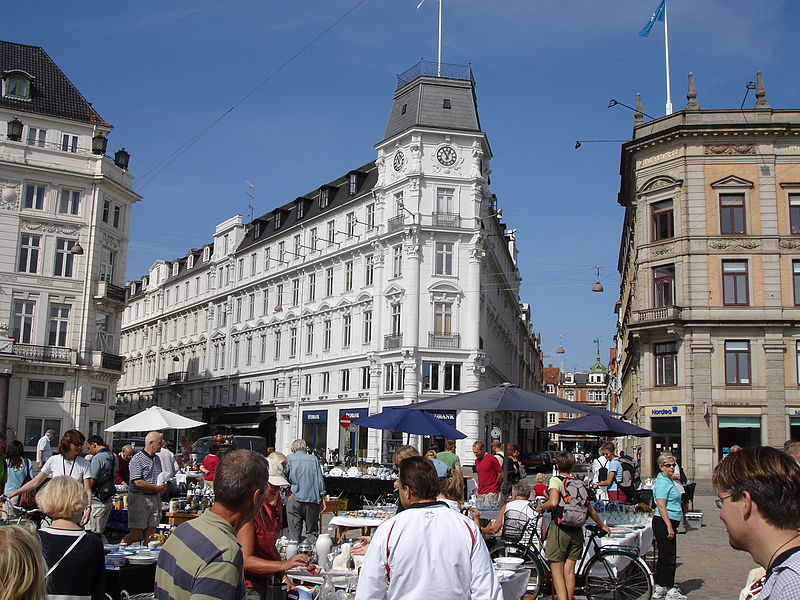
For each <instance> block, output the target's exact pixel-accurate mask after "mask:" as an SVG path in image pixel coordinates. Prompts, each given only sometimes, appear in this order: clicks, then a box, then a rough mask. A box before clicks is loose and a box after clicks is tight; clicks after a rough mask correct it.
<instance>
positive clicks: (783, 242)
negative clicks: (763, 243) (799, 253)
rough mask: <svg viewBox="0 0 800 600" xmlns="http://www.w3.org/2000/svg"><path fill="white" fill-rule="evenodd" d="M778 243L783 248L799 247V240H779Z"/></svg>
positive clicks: (792, 248) (794, 248) (793, 248)
mask: <svg viewBox="0 0 800 600" xmlns="http://www.w3.org/2000/svg"><path fill="white" fill-rule="evenodd" d="M778 245H779V246H780V247H781V248H783V249H785V250H796V249H797V248H800V240H781V241H780V242H778Z"/></svg>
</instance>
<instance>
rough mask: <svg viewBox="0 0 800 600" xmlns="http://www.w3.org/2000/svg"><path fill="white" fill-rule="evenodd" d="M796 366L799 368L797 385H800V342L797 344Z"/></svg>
mask: <svg viewBox="0 0 800 600" xmlns="http://www.w3.org/2000/svg"><path fill="white" fill-rule="evenodd" d="M795 366H796V367H797V385H800V342H795Z"/></svg>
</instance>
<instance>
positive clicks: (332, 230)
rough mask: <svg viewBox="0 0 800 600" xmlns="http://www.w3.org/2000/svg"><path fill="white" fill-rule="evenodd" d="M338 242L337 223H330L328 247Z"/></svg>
mask: <svg viewBox="0 0 800 600" xmlns="http://www.w3.org/2000/svg"><path fill="white" fill-rule="evenodd" d="M335 241H336V221H328V245H329V246H330V245H331V244H333V242H335Z"/></svg>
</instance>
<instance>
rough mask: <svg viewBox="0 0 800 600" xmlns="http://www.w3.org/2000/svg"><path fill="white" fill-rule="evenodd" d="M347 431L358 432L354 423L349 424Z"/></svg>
mask: <svg viewBox="0 0 800 600" xmlns="http://www.w3.org/2000/svg"><path fill="white" fill-rule="evenodd" d="M347 429H348V430H349V431H350V433H355V432H356V431H358V425H356V424H355V423H350V427H348V428H347Z"/></svg>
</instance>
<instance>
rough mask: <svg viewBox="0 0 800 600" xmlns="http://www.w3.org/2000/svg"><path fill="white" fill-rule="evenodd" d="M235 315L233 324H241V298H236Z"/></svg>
mask: <svg viewBox="0 0 800 600" xmlns="http://www.w3.org/2000/svg"><path fill="white" fill-rule="evenodd" d="M234 307H235V308H234V313H233V322H234V323H241V322H242V297H241V296H239V297H238V298H236V302H235V304H234Z"/></svg>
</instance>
